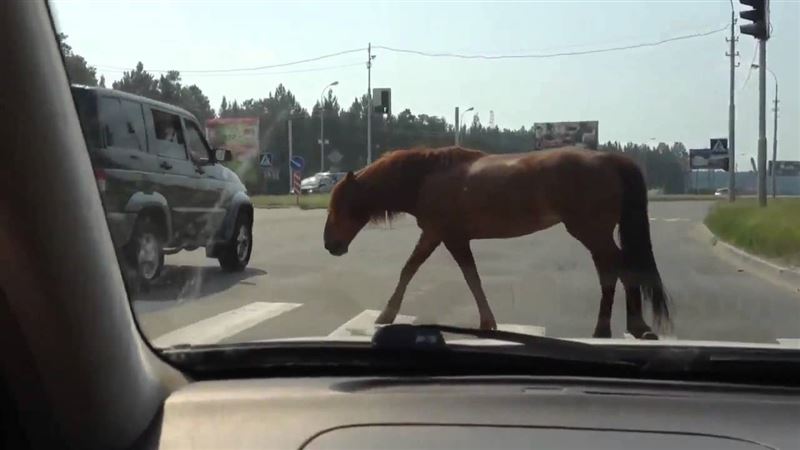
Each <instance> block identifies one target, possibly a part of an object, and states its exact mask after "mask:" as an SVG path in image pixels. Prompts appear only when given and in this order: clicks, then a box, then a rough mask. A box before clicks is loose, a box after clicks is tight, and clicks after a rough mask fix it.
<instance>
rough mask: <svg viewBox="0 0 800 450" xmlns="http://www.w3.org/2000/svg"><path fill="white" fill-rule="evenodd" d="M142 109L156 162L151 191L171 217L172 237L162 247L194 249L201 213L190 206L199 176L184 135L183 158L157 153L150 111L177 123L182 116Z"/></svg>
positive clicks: (155, 108)
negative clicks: (173, 118)
mask: <svg viewBox="0 0 800 450" xmlns="http://www.w3.org/2000/svg"><path fill="white" fill-rule="evenodd" d="M144 107H145V108H146V110H147V111H146V113H145V121H146V122H147V129H148V139H149V145H150V148H152V149H153V151H154V153H155V155H156V156H157V158H158V167H157V168H156V177H155V182H154V189H155V190H157V191H158V192H160V193H161V195H163V196H164V198H166V199H167V205H168V209H169V212H170V215H171V222H172V236H170V237H169V239H168V240H167V242H166V243H165V244H166V245H167V246H172V247H176V248H182V247H191V246H194V245H195V244H196V243H195V239H194V236H196V235H197V234H198V232H199V230H200V229H201V228H202V224H201V222H202V211H201V210H199V209H198V208H197V207H195V206H194V205H195V204H196V203H197V200H196V197H197V196H199V192H198V190H197V185H198V183H199V182H200V174H199V173H198V172H197V170H196V166H195V164H194V162H193V161H192V160H191V158H190V157H189V149H188V148H187V144H186V136H185V134H183V143H182V144H181V145H182V147H183V158H178V157H175V156H169V155H168V154H163V153H161V152H160V149H159V145H160V144H159V143H158V141H159V139H158V138H157V137H156V129H155V121H154V119H153V111H158V112H159V113H163V114H169V115H172V116H176V117H178V118H179V119H182V114H179V113H177V112H175V111H171V110H169V109H167V108H163V107H159V106H157V105H153V104H149V103H146V104H144ZM180 122H181V128H180V132H181V133H184V130H183V122H182V121H180Z"/></svg>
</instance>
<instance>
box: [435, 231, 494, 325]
mask: <svg viewBox="0 0 800 450" xmlns="http://www.w3.org/2000/svg"><path fill="white" fill-rule="evenodd" d="M444 245H445V247H447V250H449V251H450V254H451V255H453V259H455V260H456V263H457V264H458V266H459V267H460V268H461V272H462V273H463V274H464V279H465V280H466V281H467V286H469V290H470V291H472V295H473V296H474V297H475V303H477V304H478V314H480V321H481V322H480V327H481V329H483V330H495V329H497V322H496V321H495V320H494V314H492V309H491V308H490V307H489V302H488V301H487V300H486V294H485V293H484V292H483V287H482V286H481V279H480V277H479V276H478V269H477V268H476V267H475V258H473V256H472V250H471V249H470V248H469V241H468V240H466V239H464V240H461V239H453V240H446V241H445V242H444Z"/></svg>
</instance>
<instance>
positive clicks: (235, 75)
mask: <svg viewBox="0 0 800 450" xmlns="http://www.w3.org/2000/svg"><path fill="white" fill-rule="evenodd" d="M363 64H364V63H363V62H354V63H349V64H339V65H335V66H323V67H311V68H308V69H296V70H281V71H277V72H244V73H199V74H195V75H194V76H195V77H199V78H209V77H240V76H262V75H285V74H289V73H305V72H320V71H324V70H333V69H342V68H345V67H355V66H361V65H363ZM98 67H102V66H98ZM103 70H104V71H106V72H115V73H124V72H127V71H128V70H129V69H127V70H121V69H103ZM147 71H148V72H149V71H150V70H149V69H147ZM153 72H156V71H153ZM181 75H183V73H181Z"/></svg>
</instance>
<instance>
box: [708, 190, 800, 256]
mask: <svg viewBox="0 0 800 450" xmlns="http://www.w3.org/2000/svg"><path fill="white" fill-rule="evenodd" d="M705 223H706V226H708V229H709V230H711V232H712V233H714V234H715V235H717V236H718V237H719V238H720V239H722V240H723V241H725V242H727V243H729V244H732V245H735V246H736V247H739V248H741V249H742V250H745V251H747V252H750V253H753V254H756V255H760V256H765V257H767V258H773V259H776V260H779V261H780V262H783V263H786V264H790V265H800V199H798V198H783V199H781V198H779V199H776V200H773V199H769V202H768V204H767V207H766V208H759V207H758V204H757V202H756V200H752V199H742V200H738V201H737V202H736V203H724V202H720V203H717V204H716V205H715V206H714V207H713V208H712V209H711V211H710V212H709V213H708V216H706V220H705Z"/></svg>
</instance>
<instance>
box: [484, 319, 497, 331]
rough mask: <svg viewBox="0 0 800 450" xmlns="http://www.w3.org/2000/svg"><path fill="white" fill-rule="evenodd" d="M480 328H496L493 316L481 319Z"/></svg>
mask: <svg viewBox="0 0 800 450" xmlns="http://www.w3.org/2000/svg"><path fill="white" fill-rule="evenodd" d="M480 326H481V330H496V329H497V322H495V320H494V318H491V319H481V325H480Z"/></svg>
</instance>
